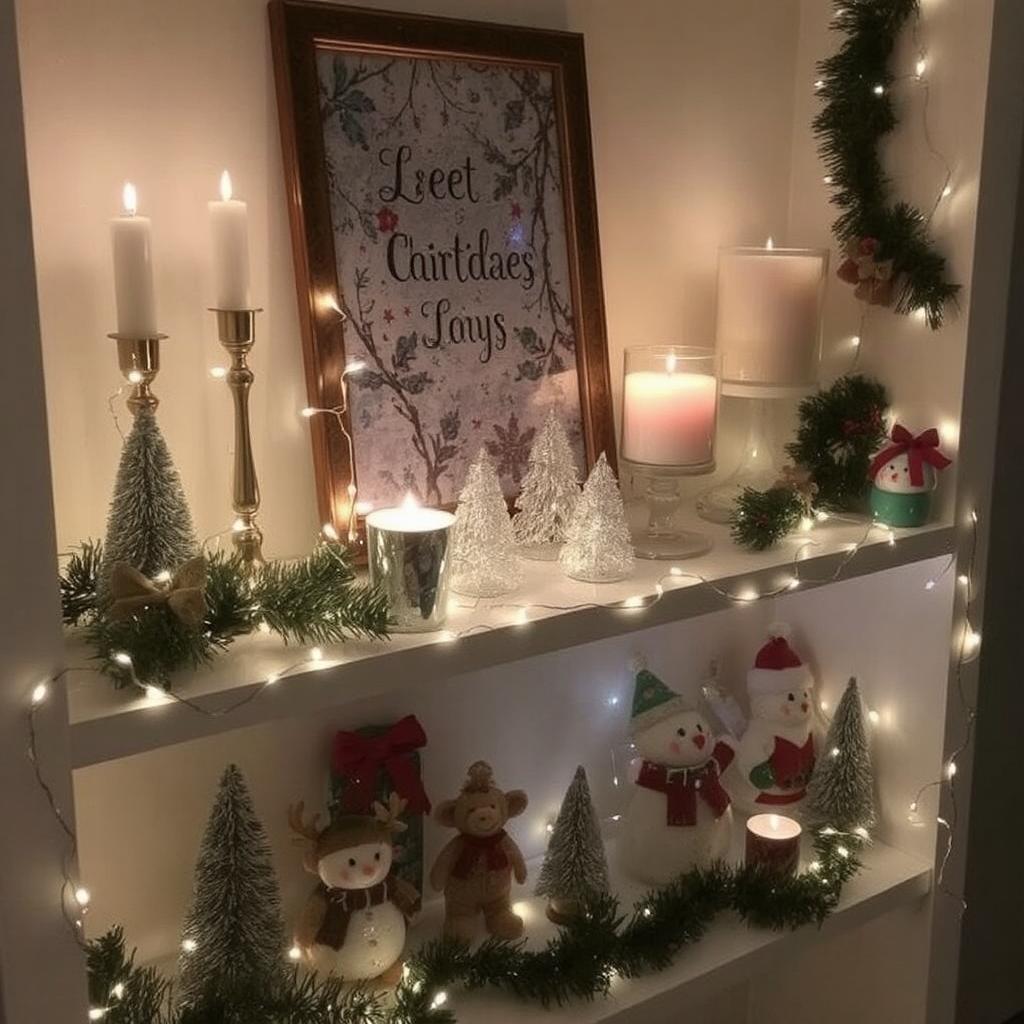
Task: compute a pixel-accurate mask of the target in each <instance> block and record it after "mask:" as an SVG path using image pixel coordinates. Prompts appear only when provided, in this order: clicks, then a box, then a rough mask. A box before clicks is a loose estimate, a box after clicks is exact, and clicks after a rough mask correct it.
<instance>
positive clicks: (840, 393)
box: [786, 374, 889, 511]
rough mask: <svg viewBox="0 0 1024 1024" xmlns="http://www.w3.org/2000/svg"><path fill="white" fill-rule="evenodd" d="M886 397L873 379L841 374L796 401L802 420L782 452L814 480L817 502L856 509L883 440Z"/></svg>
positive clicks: (865, 492)
mask: <svg viewBox="0 0 1024 1024" xmlns="http://www.w3.org/2000/svg"><path fill="white" fill-rule="evenodd" d="M888 405H889V397H888V395H887V393H886V390H885V387H884V386H883V385H882V384H880V383H879V382H878V381H877V380H874V379H873V378H871V377H866V376H864V375H862V374H851V375H848V376H845V377H840V378H839V379H838V380H837V381H836V382H835V383H834V384H832V385H831V387H828V388H826V389H825V390H823V391H819V392H818V393H817V394H814V395H810V396H809V397H807V398H805V399H804V400H803V401H802V402H801V403H800V409H799V416H800V425H799V427H798V428H797V434H796V439H795V440H794V441H792V442H791V443H789V444H787V445H786V453H787V454H788V455H789V457H790V458H791V459H792V460H793V461H794V462H795V463H796V465H798V466H801V467H803V468H804V469H807V470H808V471H809V472H810V474H811V479H812V480H813V481H814V483H815V484H816V485H817V488H818V493H817V497H816V499H815V505H816V506H818V507H820V508H824V509H827V510H830V511H832V510H835V511H856V510H858V509H860V508H861V507H862V506H863V503H864V499H865V497H866V495H867V492H868V490H869V486H870V481H869V480H868V468H869V466H870V463H871V456H872V455H873V454H874V453H875V452H876V451H878V449H879V448H880V447H881V446H882V444H883V443H884V442H885V438H886V434H885V411H886V409H887V408H888Z"/></svg>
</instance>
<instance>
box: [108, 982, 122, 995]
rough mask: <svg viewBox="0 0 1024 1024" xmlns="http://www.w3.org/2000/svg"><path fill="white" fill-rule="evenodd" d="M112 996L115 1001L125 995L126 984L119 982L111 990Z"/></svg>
mask: <svg viewBox="0 0 1024 1024" xmlns="http://www.w3.org/2000/svg"><path fill="white" fill-rule="evenodd" d="M110 994H111V995H112V996H113V997H114V998H115V999H120V998H121V997H122V996H123V995H124V982H121V981H119V982H118V983H117V984H116V985H115V986H114V987H113V988H112V989H111V990H110Z"/></svg>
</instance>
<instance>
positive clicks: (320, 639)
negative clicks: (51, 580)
mask: <svg viewBox="0 0 1024 1024" xmlns="http://www.w3.org/2000/svg"><path fill="white" fill-rule="evenodd" d="M103 564H104V558H103V555H102V547H101V545H99V544H97V543H95V542H93V541H86V542H85V543H84V544H82V545H81V547H80V548H79V550H78V551H76V552H75V553H74V554H73V555H72V556H71V558H70V559H69V560H68V562H67V565H66V566H65V568H64V571H63V572H62V574H61V578H60V589H61V604H62V607H63V614H64V621H65V622H66V623H68V624H70V625H77V624H80V625H84V627H85V637H86V640H87V642H88V643H89V645H90V646H91V647H92V648H93V650H94V651H95V656H96V658H97V659H98V661H99V662H100V670H101V671H102V672H104V673H105V674H106V675H108V676H110V677H111V678H112V679H113V680H114V682H115V683H116V684H117V685H120V686H123V685H127V684H128V682H129V681H130V678H131V677H130V674H129V673H128V672H127V671H126V668H125V666H124V665H121V664H119V663H118V661H117V660H116V659H115V657H114V656H115V655H116V654H118V653H119V652H122V651H123V652H126V653H127V654H129V655H130V656H131V659H132V670H133V671H134V673H135V677H136V678H137V679H138V680H139V681H140V682H143V683H147V684H155V685H160V686H164V687H169V686H170V682H171V676H172V674H173V673H174V672H177V671H180V670H183V669H190V670H195V669H197V668H200V667H202V666H203V665H206V664H208V663H209V662H211V661H212V660H213V659H214V657H215V656H216V655H217V654H219V653H221V652H222V651H224V650H226V649H227V648H228V647H229V646H230V645H231V644H232V642H233V641H234V639H235V638H236V637H237V636H239V635H242V634H246V633H251V632H253V631H254V630H256V629H258V628H260V627H261V626H262V625H263V624H264V623H265V624H266V626H267V627H268V628H269V629H270V630H271V631H272V632H274V633H277V634H278V636H280V637H281V638H282V639H283V640H284V641H285V643H299V644H307V643H313V644H333V643H341V642H342V641H344V640H346V639H348V638H350V637H367V638H370V639H374V640H379V639H384V638H386V637H387V635H388V605H387V597H386V595H384V594H383V593H382V592H381V591H380V590H379V589H377V588H375V587H366V586H360V585H357V584H356V582H355V573H354V572H353V570H352V566H351V563H350V561H349V555H348V552H347V550H346V549H345V547H344V546H343V545H341V544H336V543H333V542H328V541H323V542H321V543H320V544H318V545H317V547H316V548H315V549H314V551H313V553H312V554H311V555H309V557H307V558H304V559H301V560H299V561H297V562H270V563H267V564H266V565H263V566H259V567H257V568H253V567H252V566H249V565H247V564H246V563H245V562H243V561H242V559H241V558H240V557H239V556H238V555H234V554H232V555H227V554H224V553H223V552H218V553H217V554H214V555H211V556H210V557H209V559H208V561H207V581H206V604H207V614H206V617H205V619H204V621H203V623H202V625H201V626H199V627H197V628H194V627H189V626H187V625H186V624H184V623H183V622H182V621H181V620H180V619H178V618H177V617H176V616H175V615H174V614H173V613H172V612H171V610H170V609H169V608H168V607H167V605H165V604H157V605H152V606H149V607H147V608H145V609H144V610H143V611H142V612H140V613H139V614H137V615H134V616H132V617H131V618H128V619H122V620H118V621H113V620H111V619H109V618H107V617H106V616H105V615H104V613H103V608H102V606H101V604H100V601H99V599H98V598H97V589H98V582H99V578H100V571H101V570H100V567H101V566H102V565H103Z"/></svg>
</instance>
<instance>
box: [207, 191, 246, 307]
mask: <svg viewBox="0 0 1024 1024" xmlns="http://www.w3.org/2000/svg"><path fill="white" fill-rule="evenodd" d="M231 195H232V191H231V175H230V174H228V172H227V171H225V172H224V173H223V174H222V175H221V176H220V201H219V202H212V203H207V207H208V208H209V211H210V237H211V239H212V241H213V282H214V302H215V303H216V308H217V309H248V308H249V212H248V208H247V207H246V204H245V203H243V202H242V201H241V200H240V199H232V198H231Z"/></svg>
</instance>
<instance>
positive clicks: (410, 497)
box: [402, 491, 420, 509]
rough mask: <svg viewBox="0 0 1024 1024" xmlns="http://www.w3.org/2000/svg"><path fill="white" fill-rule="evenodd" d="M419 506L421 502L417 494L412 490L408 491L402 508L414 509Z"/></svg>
mask: <svg viewBox="0 0 1024 1024" xmlns="http://www.w3.org/2000/svg"><path fill="white" fill-rule="evenodd" d="M419 507H420V503H419V502H418V501H417V500H416V496H415V495H414V494H413V493H412V491H407V492H406V495H405V497H404V498H403V499H402V508H404V509H413V508H419Z"/></svg>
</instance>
